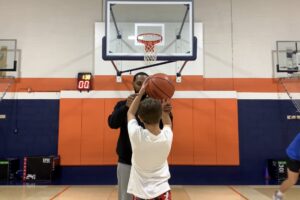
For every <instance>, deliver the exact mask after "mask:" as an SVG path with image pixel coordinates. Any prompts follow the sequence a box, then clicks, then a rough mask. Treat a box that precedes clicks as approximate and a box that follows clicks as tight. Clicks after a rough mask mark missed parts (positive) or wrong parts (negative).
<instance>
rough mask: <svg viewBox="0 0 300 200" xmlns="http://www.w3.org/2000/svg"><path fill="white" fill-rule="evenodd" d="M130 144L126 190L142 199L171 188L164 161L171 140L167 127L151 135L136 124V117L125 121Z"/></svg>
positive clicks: (157, 194) (170, 132)
mask: <svg viewBox="0 0 300 200" xmlns="http://www.w3.org/2000/svg"><path fill="white" fill-rule="evenodd" d="M128 133H129V138H130V142H131V147H132V159H131V161H132V167H131V172H130V178H129V183H128V189H127V192H128V193H130V194H133V195H134V196H136V197H139V198H142V199H151V198H155V197H157V196H159V195H161V194H163V193H165V192H167V191H169V190H170V185H169V183H168V179H169V178H170V172H169V165H168V162H167V158H168V155H169V153H170V150H171V144H172V140H173V132H172V130H171V128H170V127H164V128H163V129H162V130H161V132H160V134H158V135H154V134H152V133H151V132H150V131H149V130H147V129H143V127H141V126H139V125H138V122H137V121H136V119H132V120H130V121H129V122H128Z"/></svg>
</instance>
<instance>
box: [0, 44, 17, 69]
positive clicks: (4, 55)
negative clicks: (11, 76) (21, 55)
mask: <svg viewBox="0 0 300 200" xmlns="http://www.w3.org/2000/svg"><path fill="white" fill-rule="evenodd" d="M16 60H17V40H14V39H0V71H16V68H17V63H16Z"/></svg>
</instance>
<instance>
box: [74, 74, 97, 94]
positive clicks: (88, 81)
mask: <svg viewBox="0 0 300 200" xmlns="http://www.w3.org/2000/svg"><path fill="white" fill-rule="evenodd" d="M92 80H93V76H92V73H90V72H80V73H78V76H77V90H79V91H80V92H81V91H90V90H92Z"/></svg>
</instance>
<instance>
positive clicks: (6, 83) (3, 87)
mask: <svg viewBox="0 0 300 200" xmlns="http://www.w3.org/2000/svg"><path fill="white" fill-rule="evenodd" d="M14 82H15V77H14V76H0V101H2V100H3V99H4V97H5V95H6V93H7V92H8V91H9V89H10V88H11V86H12V85H13V83H14Z"/></svg>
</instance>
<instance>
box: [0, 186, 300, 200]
mask: <svg viewBox="0 0 300 200" xmlns="http://www.w3.org/2000/svg"><path fill="white" fill-rule="evenodd" d="M275 189H277V186H172V199H173V200H246V199H249V200H271V199H272V194H273V192H274V190H275ZM21 199H28V200H52V199H55V200H77V199H78V200H81V199H82V200H117V187H116V186H73V185H70V186H62V185H59V186H54V185H49V186H36V185H21V186H0V200H21ZM285 199H286V200H299V199H300V186H294V187H293V188H292V189H290V190H289V191H288V192H287V193H286V195H285Z"/></svg>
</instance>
